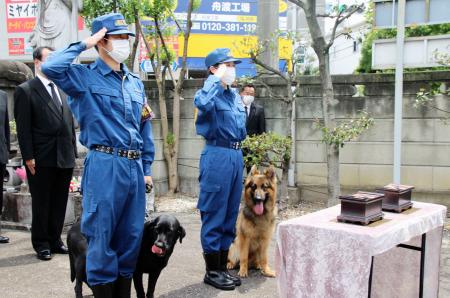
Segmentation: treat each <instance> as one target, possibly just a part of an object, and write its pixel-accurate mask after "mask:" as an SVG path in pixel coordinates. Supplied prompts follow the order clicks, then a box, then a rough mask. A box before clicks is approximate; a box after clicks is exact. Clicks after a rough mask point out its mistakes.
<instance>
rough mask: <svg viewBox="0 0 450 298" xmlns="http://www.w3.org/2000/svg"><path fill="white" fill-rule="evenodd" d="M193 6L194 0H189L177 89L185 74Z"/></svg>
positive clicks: (180, 85)
mask: <svg viewBox="0 0 450 298" xmlns="http://www.w3.org/2000/svg"><path fill="white" fill-rule="evenodd" d="M193 8H194V0H189V3H188V12H187V18H186V32H184V31H183V57H182V58H181V71H180V75H179V77H178V85H177V86H176V88H177V90H178V91H180V90H181V88H182V86H183V80H184V77H185V75H186V69H187V65H186V60H187V54H188V44H189V36H190V35H191V28H192V20H191V18H192V10H193Z"/></svg>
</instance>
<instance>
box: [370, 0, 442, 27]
mask: <svg viewBox="0 0 450 298" xmlns="http://www.w3.org/2000/svg"><path fill="white" fill-rule="evenodd" d="M394 1H395V2H393V0H374V2H375V25H376V26H377V27H395V26H396V25H397V12H398V10H397V9H398V1H399V0H394ZM449 2H450V1H449V0H406V7H405V24H406V25H412V24H426V23H434V24H436V23H450V5H449ZM393 3H395V7H394V11H393V9H392V7H393ZM393 13H394V20H392V14H393Z"/></svg>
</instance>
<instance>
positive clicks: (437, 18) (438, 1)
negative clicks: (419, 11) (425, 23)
mask: <svg viewBox="0 0 450 298" xmlns="http://www.w3.org/2000/svg"><path fill="white" fill-rule="evenodd" d="M449 4H450V3H449V1H448V0H431V1H430V23H448V22H450V5H449Z"/></svg>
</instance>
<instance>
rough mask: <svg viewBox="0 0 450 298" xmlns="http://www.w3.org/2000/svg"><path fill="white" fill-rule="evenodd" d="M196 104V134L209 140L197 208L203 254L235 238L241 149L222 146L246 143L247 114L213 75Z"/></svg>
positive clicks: (202, 160)
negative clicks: (244, 141)
mask: <svg viewBox="0 0 450 298" xmlns="http://www.w3.org/2000/svg"><path fill="white" fill-rule="evenodd" d="M194 104H195V106H196V107H197V109H198V115H197V120H196V123H195V124H196V129H197V134H199V135H201V136H203V137H204V138H205V139H206V146H205V148H204V150H203V151H202V153H201V157H200V176H199V182H200V196H199V200H198V204H197V208H198V209H199V210H200V214H201V219H202V228H201V242H202V247H203V252H204V253H215V252H219V251H221V250H228V249H229V247H230V245H231V243H232V242H233V240H234V238H235V236H236V227H235V226H236V219H237V215H238V211H239V203H240V199H241V193H242V173H243V168H244V165H243V157H242V151H241V150H240V149H237V150H236V149H233V148H225V147H223V145H224V144H232V143H233V142H241V141H242V140H244V139H245V137H246V130H245V119H246V114H245V110H244V107H243V105H242V102H241V98H240V96H239V94H238V93H237V92H236V91H235V90H233V89H230V88H229V87H228V88H226V89H225V88H224V87H223V86H222V84H221V82H220V79H219V78H217V77H216V76H214V75H210V76H209V77H208V79H207V80H206V81H205V84H204V86H203V88H202V89H200V90H199V91H197V93H196V95H195V99H194ZM218 144H221V145H222V146H218Z"/></svg>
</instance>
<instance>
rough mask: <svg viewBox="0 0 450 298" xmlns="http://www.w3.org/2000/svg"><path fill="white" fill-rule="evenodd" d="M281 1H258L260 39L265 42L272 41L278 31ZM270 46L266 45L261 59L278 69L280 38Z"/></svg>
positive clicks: (258, 31)
mask: <svg viewBox="0 0 450 298" xmlns="http://www.w3.org/2000/svg"><path fill="white" fill-rule="evenodd" d="M278 11H279V2H278V0H259V1H258V22H257V25H258V28H257V33H258V40H259V41H260V42H263V43H264V44H265V41H271V40H273V39H274V36H275V35H276V34H277V31H278V22H279V12H278ZM272 46H273V47H270V44H267V45H265V47H266V49H267V50H266V51H265V52H264V53H263V54H262V55H261V57H260V58H261V60H262V61H263V62H264V63H266V64H267V65H270V66H271V67H273V68H275V69H278V67H279V62H278V61H279V58H278V38H276V39H275V43H274V44H273V45H272Z"/></svg>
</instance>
